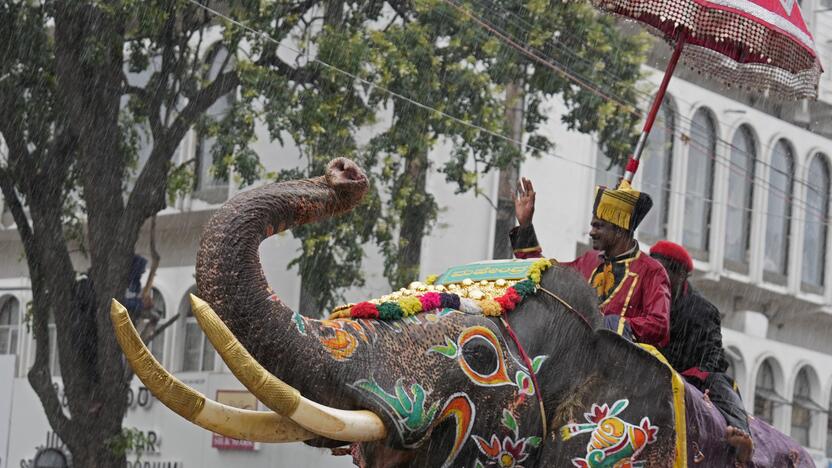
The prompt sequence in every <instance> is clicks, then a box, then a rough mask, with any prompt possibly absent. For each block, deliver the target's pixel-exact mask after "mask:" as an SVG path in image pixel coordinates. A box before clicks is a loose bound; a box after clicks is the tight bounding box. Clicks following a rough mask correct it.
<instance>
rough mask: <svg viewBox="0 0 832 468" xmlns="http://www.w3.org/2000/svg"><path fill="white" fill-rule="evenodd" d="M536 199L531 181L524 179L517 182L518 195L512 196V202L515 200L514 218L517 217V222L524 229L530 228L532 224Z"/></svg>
mask: <svg viewBox="0 0 832 468" xmlns="http://www.w3.org/2000/svg"><path fill="white" fill-rule="evenodd" d="M534 197H535V192H534V187H533V186H532V181H531V180H529V179H527V178H525V177H522V178H521V179H520V180H519V181H517V193H516V194H514V195H512V200H514V216H516V217H517V222H518V223H520V226H522V227H528V226H530V225H531V224H532V218H533V217H534Z"/></svg>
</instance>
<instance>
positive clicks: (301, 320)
mask: <svg viewBox="0 0 832 468" xmlns="http://www.w3.org/2000/svg"><path fill="white" fill-rule="evenodd" d="M292 322H294V323H295V328H297V329H298V333H300V334H301V335H303V336H306V317H304V316H303V315H301V314H300V312H298V311H294V312H293V313H292Z"/></svg>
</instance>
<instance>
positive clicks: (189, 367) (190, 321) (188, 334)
mask: <svg viewBox="0 0 832 468" xmlns="http://www.w3.org/2000/svg"><path fill="white" fill-rule="evenodd" d="M191 294H196V286H192V287H191V288H190V289H189V290H188V292H187V293H186V294H185V297H184V298H182V303H181V304H180V305H179V316H180V317H185V344H184V350H183V351H184V352H183V358H182V370H183V371H212V370H214V356H215V354H216V353H215V351H214V348H213V347H212V346H211V343H210V342H209V341H208V337H207V336H205V334H204V333H203V332H202V329H201V328H200V327H199V323H197V321H196V317H194V314H193V311H192V310H191V302H190V300H189V298H190V295H191Z"/></svg>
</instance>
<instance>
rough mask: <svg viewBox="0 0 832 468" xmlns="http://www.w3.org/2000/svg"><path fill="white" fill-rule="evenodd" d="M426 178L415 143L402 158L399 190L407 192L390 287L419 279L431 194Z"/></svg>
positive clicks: (422, 150) (424, 156)
mask: <svg viewBox="0 0 832 468" xmlns="http://www.w3.org/2000/svg"><path fill="white" fill-rule="evenodd" d="M427 178H428V153H427V148H426V147H425V146H423V145H416V146H415V148H414V149H413V150H412V151H411V153H410V154H408V156H407V158H406V160H405V170H404V174H403V175H402V182H401V188H400V189H399V191H402V190H404V191H406V192H407V193H409V196H408V200H407V204H406V205H405V207H404V208H403V209H402V218H401V219H402V221H401V223H402V224H401V227H400V228H399V246H398V263H397V265H396V271H395V273H394V276H393V278H389V279H390V280H391V281H390V285H391V286H392V287H393V288H400V287H404V286H407V284H408V283H410V282H411V281H416V280H417V279H419V266H420V263H421V259H422V238H423V237H424V235H425V228H426V226H427V222H428V220H427V218H426V216H427V215H426V213H428V212H429V211H430V205H431V203H432V198H431V196H430V195H429V194H428V193H427V192H426V191H425V186H426V185H427Z"/></svg>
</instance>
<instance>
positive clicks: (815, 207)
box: [802, 154, 829, 293]
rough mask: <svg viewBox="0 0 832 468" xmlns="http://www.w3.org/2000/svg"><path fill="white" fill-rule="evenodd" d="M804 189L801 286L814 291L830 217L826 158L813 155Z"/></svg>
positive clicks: (822, 263)
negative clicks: (806, 184)
mask: <svg viewBox="0 0 832 468" xmlns="http://www.w3.org/2000/svg"><path fill="white" fill-rule="evenodd" d="M807 180H808V182H809V183H808V186H807V188H806V215H805V221H804V223H805V226H806V233H805V235H804V237H803V275H802V278H803V283H804V284H805V285H808V287H809V289H812V286H814V289H816V291H815V292H819V293H820V292H823V291H820V290H817V289H820V288H821V287H822V286H823V283H824V279H825V278H824V269H825V267H826V222H827V219H828V215H829V165H828V164H827V163H826V156H824V155H822V154H818V155H815V157H814V158H812V162H811V163H810V164H809V175H808V177H807Z"/></svg>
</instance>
